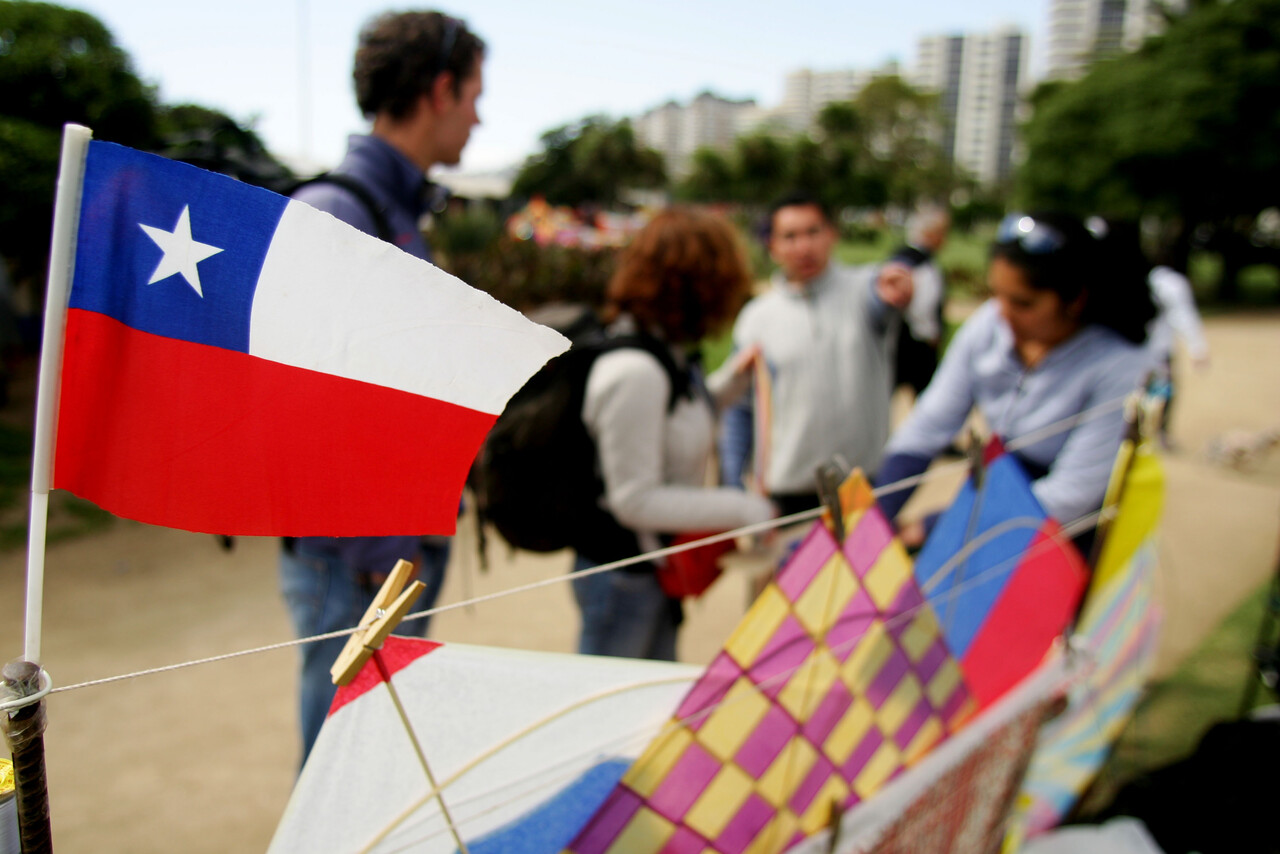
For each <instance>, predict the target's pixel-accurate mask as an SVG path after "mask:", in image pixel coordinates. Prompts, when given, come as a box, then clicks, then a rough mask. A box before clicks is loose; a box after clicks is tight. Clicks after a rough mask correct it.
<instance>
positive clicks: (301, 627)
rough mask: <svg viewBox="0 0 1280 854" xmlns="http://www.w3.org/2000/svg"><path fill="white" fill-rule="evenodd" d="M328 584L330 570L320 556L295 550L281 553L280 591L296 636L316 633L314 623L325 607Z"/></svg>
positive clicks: (316, 623) (315, 623)
mask: <svg viewBox="0 0 1280 854" xmlns="http://www.w3.org/2000/svg"><path fill="white" fill-rule="evenodd" d="M329 584H330V579H329V572H328V569H327V567H326V565H325V562H324V561H323V560H320V559H318V558H315V557H307V556H303V555H299V554H297V553H296V552H295V553H293V554H289V553H284V552H282V553H281V555H280V593H281V595H282V596H283V597H284V602H285V607H287V608H288V609H289V619H290V620H291V621H292V622H293V627H294V631H295V632H296V634H297V635H298V636H299V637H307V636H309V635H313V634H317V630H316V626H317V625H318V624H319V622H320V619H321V613H322V612H323V610H324V603H325V598H326V597H327V596H328V589H329Z"/></svg>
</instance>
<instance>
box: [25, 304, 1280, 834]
mask: <svg viewBox="0 0 1280 854" xmlns="http://www.w3.org/2000/svg"><path fill="white" fill-rule="evenodd" d="M1208 334H1209V339H1210V343H1211V346H1212V349H1213V358H1214V364H1213V368H1212V369H1211V371H1210V372H1209V373H1207V374H1204V375H1190V374H1188V375H1187V377H1186V381H1185V383H1184V386H1183V395H1182V398H1181V399H1180V401H1179V404H1178V409H1177V410H1176V412H1175V421H1174V425H1175V428H1174V429H1175V436H1176V438H1177V439H1178V440H1179V442H1180V446H1181V447H1182V448H1183V449H1185V450H1183V451H1180V452H1179V453H1177V454H1174V455H1172V456H1170V457H1169V458H1168V465H1167V473H1168V498H1167V509H1166V517H1165V527H1164V533H1163V542H1162V547H1161V560H1162V566H1161V601H1162V605H1163V607H1164V609H1165V613H1166V627H1167V628H1166V631H1165V634H1164V637H1163V642H1162V646H1161V651H1160V669H1161V671H1162V672H1164V671H1167V670H1168V669H1169V668H1170V667H1171V666H1173V665H1174V664H1175V663H1176V662H1177V661H1178V660H1179V659H1180V658H1181V657H1182V656H1183V655H1184V654H1185V653H1186V652H1187V651H1188V650H1190V649H1191V648H1193V647H1194V646H1195V645H1196V643H1197V642H1198V640H1199V639H1200V638H1201V637H1202V636H1203V634H1204V632H1205V631H1207V630H1208V629H1209V628H1210V627H1212V626H1213V625H1214V624H1215V623H1216V622H1217V621H1218V620H1219V619H1220V618H1221V617H1222V616H1223V615H1224V614H1225V613H1226V612H1227V611H1228V610H1230V609H1231V608H1232V607H1233V606H1234V605H1235V604H1236V603H1237V602H1238V601H1239V600H1240V599H1241V597H1243V596H1244V595H1245V594H1246V593H1247V592H1248V591H1250V590H1252V589H1254V588H1255V587H1256V586H1257V585H1258V584H1260V583H1261V582H1262V581H1263V580H1264V579H1265V578H1266V577H1267V576H1268V574H1269V573H1270V571H1271V568H1272V567H1273V566H1274V563H1275V560H1276V548H1277V542H1278V541H1280V529H1278V527H1277V523H1278V522H1280V449H1277V450H1276V451H1274V452H1273V453H1272V454H1271V456H1270V457H1269V458H1267V459H1266V460H1265V461H1264V463H1263V464H1262V465H1261V466H1260V467H1259V468H1258V469H1257V470H1255V471H1251V472H1237V471H1233V470H1229V469H1226V468H1223V467H1221V466H1219V465H1215V464H1212V463H1210V462H1207V461H1206V460H1205V459H1204V457H1203V455H1202V453H1201V450H1202V449H1203V448H1204V447H1205V445H1206V443H1207V442H1208V441H1209V440H1210V439H1211V438H1213V437H1215V436H1218V435H1220V434H1222V433H1224V432H1226V431H1230V430H1244V431H1248V432H1257V431H1261V430H1264V429H1269V428H1277V427H1280V314H1277V313H1270V314H1266V315H1250V316H1240V317H1223V318H1217V319H1214V320H1211V321H1210V322H1209V323H1208ZM274 549H275V541H273V540H262V539H241V540H239V541H238V542H237V544H236V548H235V550H234V551H232V552H224V551H222V550H221V549H220V548H219V546H218V544H217V543H216V541H215V540H214V538H213V537H209V536H203V535H196V534H187V533H183V532H180V531H171V530H166V529H159V528H151V527H147V526H144V525H140V524H136V523H132V522H126V521H118V522H116V523H115V524H114V525H113V526H112V527H111V528H110V529H109V530H107V531H106V532H104V533H102V534H99V535H95V536H93V537H91V538H86V539H83V540H80V541H77V542H71V543H66V544H62V545H58V546H55V547H53V548H51V549H50V551H49V555H48V581H47V585H46V600H45V610H44V614H45V617H44V620H45V624H44V641H43V643H44V656H43V657H44V663H45V665H46V666H47V668H48V670H49V672H50V673H51V674H52V676H53V678H54V679H55V680H56V683H57V684H58V685H62V686H68V685H74V684H77V683H80V682H84V681H88V680H94V679H101V678H104V677H110V676H115V675H118V674H125V673H130V672H134V671H137V670H142V669H146V668H154V667H163V666H166V665H170V664H174V663H177V662H183V661H188V660H191V659H197V658H203V657H209V656H217V655H223V654H227V653H232V652H236V651H239V650H244V649H250V648H255V647H260V646H265V645H269V644H275V643H280V642H283V641H287V640H289V639H290V630H289V625H288V621H287V618H286V615H285V611H284V608H283V606H282V605H281V603H280V599H279V596H278V593H277V591H276V585H275V567H274ZM473 554H474V550H473V548H472V545H471V539H470V528H469V526H464V528H463V530H462V532H461V534H460V537H459V541H458V544H457V551H456V556H457V557H456V559H455V562H454V564H453V566H452V567H451V570H450V573H451V574H450V578H449V581H448V583H447V585H446V587H445V591H444V595H443V597H442V603H446V604H447V603H453V602H459V601H462V600H463V599H466V598H469V597H472V596H475V595H480V594H484V593H488V592H494V591H497V590H500V589H505V588H509V587H512V586H515V585H518V584H524V583H528V582H532V581H536V580H539V579H544V578H547V579H549V578H556V577H559V576H562V575H563V574H564V572H565V571H566V570H567V568H568V558H567V556H565V555H554V556H550V557H531V556H528V555H520V556H518V557H517V558H516V559H514V560H511V559H508V557H507V556H506V555H504V554H502V553H500V552H499V553H495V554H494V555H493V557H494V560H493V564H494V565H493V566H492V568H491V569H490V571H489V572H488V573H487V574H483V575H482V574H480V573H479V572H478V571H477V569H476V565H475V561H474V557H473ZM24 561H25V556H24V555H23V554H21V553H7V554H4V555H0V655H2V656H3V657H4V658H5V659H10V658H16V657H18V656H19V655H20V654H21V651H22V643H23V640H22V639H23V627H22V622H23V599H24V593H23V590H24V583H23V573H24ZM746 587H747V585H746V580H745V579H744V578H743V577H742V576H729V577H726V578H725V579H724V580H722V581H721V582H720V583H718V584H717V586H716V587H715V588H713V590H712V592H711V593H710V594H709V595H708V597H707V598H706V599H705V600H703V601H700V602H698V603H695V604H694V605H693V606H692V607H691V608H690V609H689V620H688V623H687V625H686V628H685V630H684V632H683V634H682V637H681V656H682V658H684V659H685V660H688V661H693V662H706V661H708V660H709V659H710V658H711V656H712V655H713V654H714V653H715V652H716V651H717V650H718V649H719V646H720V644H721V643H722V642H723V640H724V639H725V638H726V637H727V635H728V633H729V631H730V630H731V629H732V627H733V626H734V624H735V623H736V621H737V619H738V617H739V616H740V615H741V613H742V611H743V609H744V605H745V602H746V596H747V593H746ZM576 631H577V620H576V612H575V610H574V608H573V605H572V601H571V598H570V594H569V591H568V588H567V586H566V585H563V584H556V585H553V586H549V587H545V588H542V589H539V590H537V591H534V592H531V593H524V594H520V595H518V596H512V597H508V598H504V599H498V600H495V601H492V602H489V603H485V604H484V605H481V606H477V607H475V608H474V609H458V610H456V611H452V612H449V613H446V614H442V615H440V616H439V617H437V618H436V622H435V623H434V626H433V631H432V635H433V636H434V637H436V638H438V639H441V640H445V641H455V642H459V641H461V642H467V643H481V644H491V645H498V646H518V647H527V648H534V649H546V650H557V651H569V650H570V649H571V648H572V645H573V641H574V637H575V634H576ZM294 655H295V651H294V650H293V649H291V648H284V649H278V650H275V651H271V652H265V653H261V654H257V655H252V656H246V657H240V658H234V659H231V660H226V661H221V662H218V663H214V664H207V665H202V666H199V667H192V668H186V669H182V670H175V671H172V672H166V673H160V674H156V675H151V676H146V677H142V678H136V679H130V680H126V681H119V682H113V683H109V684H104V685H98V686H93V687H86V688H82V689H78V690H74V691H68V692H63V693H58V694H54V695H53V696H52V697H51V698H50V699H49V701H48V702H49V720H50V724H49V730H48V733H47V735H46V747H47V752H48V758H49V765H50V786H51V799H52V814H53V826H54V839H55V844H56V846H57V850H58V851H59V852H62V853H63V854H66V853H67V852H72V854H75V852H88V851H94V852H131V854H146V852H173V851H182V852H191V854H198V852H226V851H258V850H262V849H264V848H265V847H266V844H267V842H268V840H269V839H270V837H271V833H272V831H273V830H274V828H275V825H276V822H277V821H278V820H279V817H280V813H281V811H282V810H283V808H284V804H285V802H286V800H287V798H288V795H289V789H290V786H291V785H292V781H293V775H294V765H295V762H296V759H295V757H296V747H295V735H294V722H293V714H294V712H293V702H294V693H295V677H294Z"/></svg>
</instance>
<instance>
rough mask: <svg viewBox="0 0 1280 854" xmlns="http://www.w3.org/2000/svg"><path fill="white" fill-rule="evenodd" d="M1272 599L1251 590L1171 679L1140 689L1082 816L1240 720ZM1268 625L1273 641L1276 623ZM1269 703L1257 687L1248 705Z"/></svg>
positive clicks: (1268, 592) (1267, 591)
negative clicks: (1222, 725)
mask: <svg viewBox="0 0 1280 854" xmlns="http://www.w3.org/2000/svg"><path fill="white" fill-rule="evenodd" d="M1271 597H1272V587H1271V585H1270V584H1268V585H1264V586H1263V587H1261V588H1259V589H1258V590H1256V591H1254V593H1253V594H1252V595H1250V596H1249V597H1248V598H1246V599H1245V600H1244V601H1243V602H1241V603H1240V605H1239V606H1238V607H1237V608H1236V609H1235V611H1233V612H1232V613H1231V614H1230V615H1229V616H1228V617H1227V618H1226V619H1225V620H1223V621H1222V623H1221V624H1219V625H1218V627H1217V628H1216V629H1215V630H1214V631H1213V632H1212V633H1211V634H1210V635H1209V636H1208V637H1207V638H1206V639H1205V641H1204V643H1202V644H1201V645H1200V647H1199V648H1198V649H1196V651H1195V652H1193V653H1192V654H1191V655H1189V656H1188V657H1187V658H1186V659H1185V660H1184V661H1183V662H1182V664H1181V666H1179V667H1178V669H1177V670H1176V671H1174V672H1173V674H1172V675H1170V676H1169V677H1168V678H1167V679H1164V680H1162V681H1160V682H1156V683H1154V684H1152V685H1151V686H1150V687H1149V688H1148V689H1147V693H1146V696H1145V697H1144V698H1143V699H1142V701H1141V702H1140V703H1139V704H1138V708H1137V710H1136V712H1135V714H1134V718H1133V721H1132V722H1131V723H1130V724H1129V727H1128V729H1126V730H1125V732H1124V733H1123V734H1122V735H1121V737H1120V740H1119V741H1118V742H1116V746H1115V749H1114V750H1113V751H1112V754H1111V757H1110V759H1109V760H1108V762H1107V764H1106V766H1105V767H1104V768H1103V770H1102V773H1101V775H1100V776H1099V779H1098V781H1097V784H1096V785H1095V786H1094V788H1093V790H1092V791H1091V792H1090V793H1089V797H1088V798H1087V799H1086V801H1085V803H1084V804H1082V810H1081V811H1082V813H1083V814H1084V815H1085V816H1086V817H1087V815H1088V814H1090V813H1092V812H1097V811H1100V810H1102V809H1103V808H1105V807H1106V806H1107V805H1108V804H1109V803H1110V802H1111V800H1112V798H1113V797H1114V796H1115V793H1116V791H1117V790H1118V789H1119V788H1120V787H1121V786H1122V785H1124V784H1125V783H1126V782H1129V781H1130V780H1132V779H1134V778H1135V777H1138V776H1139V775H1141V774H1142V773H1144V772H1147V771H1151V770H1154V769H1156V768H1160V767H1162V766H1164V765H1168V764H1170V763H1172V762H1175V761H1177V760H1179V759H1182V758H1184V757H1186V756H1188V755H1189V754H1191V753H1192V752H1193V751H1194V750H1195V747H1196V744H1197V743H1198V742H1199V741H1200V737H1201V736H1203V735H1204V733H1205V731H1206V730H1207V729H1208V728H1209V727H1210V726H1211V725H1212V724H1214V723H1216V722H1218V721H1229V720H1234V719H1236V718H1238V717H1239V716H1240V714H1241V706H1242V703H1243V701H1244V700H1245V697H1246V693H1247V689H1248V686H1249V683H1250V681H1251V680H1254V681H1256V677H1255V675H1254V668H1253V659H1252V653H1253V649H1254V646H1255V644H1256V643H1257V642H1258V639H1259V627H1260V626H1262V624H1263V616H1264V613H1265V611H1266V609H1267V607H1268V604H1269V602H1270V600H1271ZM1269 626H1270V628H1271V629H1272V632H1271V634H1270V637H1271V639H1272V641H1273V642H1274V639H1275V629H1276V625H1275V623H1274V622H1272V623H1270V624H1269ZM1173 630H1174V628H1173V627H1170V626H1165V627H1164V631H1173ZM1275 702H1276V696H1275V695H1274V694H1273V693H1271V692H1269V691H1268V690H1267V689H1266V688H1265V687H1263V686H1262V685H1260V684H1258V685H1257V690H1256V691H1254V693H1253V702H1252V704H1251V706H1250V707H1251V708H1257V707H1259V706H1265V705H1270V704H1274V703H1275Z"/></svg>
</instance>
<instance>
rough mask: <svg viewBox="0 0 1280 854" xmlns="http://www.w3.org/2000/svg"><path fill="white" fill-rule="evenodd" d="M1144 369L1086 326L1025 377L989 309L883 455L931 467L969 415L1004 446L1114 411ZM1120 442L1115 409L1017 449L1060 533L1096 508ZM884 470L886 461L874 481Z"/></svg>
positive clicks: (970, 324)
mask: <svg viewBox="0 0 1280 854" xmlns="http://www.w3.org/2000/svg"><path fill="white" fill-rule="evenodd" d="M1149 368H1150V357H1149V355H1148V354H1147V353H1146V351H1145V350H1144V349H1143V348H1141V347H1139V346H1137V345H1135V344H1131V343H1129V342H1128V341H1126V340H1124V339H1123V338H1121V337H1120V336H1119V335H1117V334H1116V333H1115V332H1113V331H1111V330H1110V329H1106V328H1104V327H1101V326H1086V327H1085V328H1084V329H1082V330H1080V331H1079V332H1077V333H1076V334H1075V335H1074V336H1072V337H1071V338H1069V339H1067V340H1066V341H1065V342H1063V343H1062V344H1059V345H1058V346H1057V347H1055V348H1054V349H1053V350H1051V351H1050V352H1049V353H1048V354H1047V355H1046V356H1045V357H1044V359H1043V360H1041V362H1040V363H1039V364H1038V365H1036V366H1035V367H1034V368H1027V367H1025V366H1024V365H1023V364H1022V362H1021V360H1020V359H1019V358H1018V355H1017V352H1016V351H1015V350H1014V342H1013V333H1012V332H1011V331H1010V330H1009V327H1008V325H1007V324H1006V323H1005V322H1004V320H1003V319H1002V318H1001V317H1000V312H999V309H998V306H997V305H996V303H995V302H994V301H989V302H987V303H985V304H983V305H982V306H981V307H980V308H979V309H978V310H977V311H975V312H974V313H973V315H971V316H970V318H969V319H968V321H966V322H965V324H964V326H963V327H961V329H960V331H959V332H957V333H956V336H955V338H954V339H953V340H952V341H951V344H950V346H949V347H948V349H947V354H946V357H945V358H944V359H943V360H942V364H941V365H940V366H939V368H938V372H937V374H935V375H934V377H933V381H932V382H930V383H929V387H928V388H927V389H925V391H924V394H922V395H921V396H920V399H919V401H918V402H917V403H916V407H915V409H914V410H913V411H912V413H911V415H910V417H909V418H908V419H907V421H906V422H905V423H904V424H903V425H902V426H901V427H900V428H899V429H898V430H897V432H895V433H894V435H893V437H892V438H891V439H890V440H889V444H888V445H887V446H886V448H885V454H886V456H892V455H907V456H911V457H916V458H924V459H932V458H933V457H934V456H935V455H936V454H937V453H938V452H940V451H942V450H943V449H944V448H946V447H947V445H948V444H949V443H950V442H951V440H952V439H953V438H954V437H955V435H956V433H957V432H958V431H959V430H960V428H961V427H962V426H963V425H964V422H965V419H966V418H967V417H968V415H969V412H970V411H971V410H972V409H973V408H974V407H975V406H976V407H977V408H978V411H979V412H980V413H981V414H982V417H983V418H984V419H985V420H986V422H987V425H988V426H989V428H990V429H991V431H992V432H993V433H994V434H996V435H999V436H1000V437H1001V438H1002V439H1003V440H1004V441H1005V442H1006V443H1007V442H1009V441H1011V440H1014V439H1017V438H1019V437H1021V436H1026V435H1028V434H1030V433H1033V432H1035V431H1037V430H1041V429H1044V428H1047V427H1049V426H1050V425H1053V424H1055V423H1057V422H1060V421H1062V420H1063V419H1067V418H1070V417H1071V416H1075V415H1079V414H1080V413H1082V412H1085V411H1086V410H1090V409H1093V408H1094V407H1098V406H1100V405H1102V404H1108V403H1118V402H1119V401H1121V400H1122V399H1123V398H1124V397H1125V396H1126V395H1128V394H1129V393H1130V392H1132V391H1134V390H1135V389H1136V388H1137V387H1138V385H1139V383H1140V382H1141V381H1142V379H1143V377H1144V375H1145V373H1146V372H1147V371H1148V370H1149ZM1123 437H1124V414H1123V410H1122V408H1121V407H1120V406H1118V405H1117V406H1116V407H1115V408H1113V409H1111V410H1110V411H1107V412H1106V413H1105V414H1102V415H1100V416H1099V417H1096V418H1090V419H1088V420H1084V421H1082V422H1081V423H1079V424H1076V425H1075V426H1073V427H1071V428H1070V429H1066V430H1062V431H1060V432H1055V433H1053V435H1049V436H1046V437H1044V438H1043V439H1040V440H1039V441H1036V442H1035V443H1033V444H1031V445H1028V446H1026V447H1020V448H1019V449H1018V451H1017V454H1018V456H1019V457H1020V458H1022V459H1024V460H1026V461H1027V462H1028V463H1029V464H1030V465H1031V466H1034V467H1039V468H1040V469H1042V470H1046V469H1047V470H1048V474H1046V475H1045V476H1044V477H1041V478H1040V479H1038V480H1036V481H1035V482H1034V483H1033V484H1032V490H1033V491H1034V492H1035V495H1036V498H1038V499H1039V500H1040V503H1041V505H1043V507H1044V509H1045V511H1046V512H1047V513H1048V514H1049V515H1050V516H1052V517H1054V518H1055V519H1057V520H1058V521H1059V522H1061V523H1064V524H1066V523H1070V522H1072V521H1073V520H1075V519H1078V518H1080V517H1081V516H1084V515H1086V514H1088V513H1091V512H1093V511H1095V510H1097V509H1098V508H1099V507H1101V506H1102V500H1103V496H1104V495H1105V493H1106V489H1107V481H1108V479H1109V478H1110V475H1111V467H1112V464H1113V463H1114V462H1115V457H1116V452H1117V451H1118V450H1119V448H1120V442H1121V440H1122V439H1123ZM889 468H890V466H889V465H888V462H887V461H886V471H885V472H883V473H882V475H883V474H887V473H888V469H889ZM893 468H896V467H893Z"/></svg>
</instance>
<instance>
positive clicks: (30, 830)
mask: <svg viewBox="0 0 1280 854" xmlns="http://www.w3.org/2000/svg"><path fill="white" fill-rule="evenodd" d="M92 136H93V134H92V133H91V132H90V130H89V129H88V128H86V127H82V126H80V125H73V124H69V125H67V126H66V127H65V128H64V130H63V135H62V160H61V166H60V167H59V172H58V188H57V195H56V197H55V199H54V208H53V211H54V213H53V239H52V243H51V245H50V249H49V280H48V286H47V291H46V296H45V311H44V338H43V341H42V342H41V348H40V379H39V385H38V386H37V389H38V390H37V393H36V394H37V396H36V424H35V443H34V447H33V449H32V453H31V516H30V524H29V525H28V528H27V603H26V605H27V611H26V623H25V629H26V648H25V652H24V654H25V660H18V661H12V662H10V663H9V664H7V665H5V667H4V687H3V690H2V691H0V712H3V715H2V716H0V728H2V729H4V732H5V740H6V741H7V742H8V743H9V750H10V752H11V753H12V754H13V768H14V776H15V781H16V783H17V806H18V833H19V836H20V838H21V841H22V850H23V851H24V852H26V854H33V852H44V851H52V850H53V832H52V828H51V826H50V823H49V788H48V781H47V779H46V775H45V761H44V730H45V710H44V700H43V698H44V695H45V694H47V693H48V692H49V689H50V687H52V683H51V681H50V679H49V675H48V674H47V673H45V672H44V671H43V670H42V669H41V667H40V636H41V614H42V611H43V607H44V555H45V533H46V530H47V528H48V521H49V488H50V485H51V483H52V480H53V425H54V420H55V416H56V412H57V402H58V387H59V379H60V376H61V373H62V340H63V336H64V334H65V331H66V316H67V311H66V309H67V295H68V294H69V293H70V290H71V275H72V270H73V267H74V265H75V243H76V229H77V226H78V223H79V220H80V193H81V185H82V184H83V181H84V163H85V156H86V155H87V154H88V151H89V140H90V138H91V137H92Z"/></svg>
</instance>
